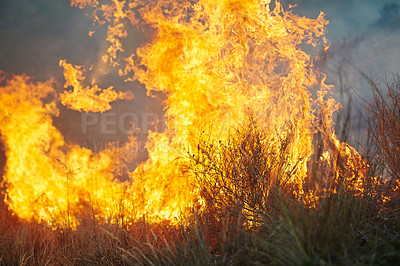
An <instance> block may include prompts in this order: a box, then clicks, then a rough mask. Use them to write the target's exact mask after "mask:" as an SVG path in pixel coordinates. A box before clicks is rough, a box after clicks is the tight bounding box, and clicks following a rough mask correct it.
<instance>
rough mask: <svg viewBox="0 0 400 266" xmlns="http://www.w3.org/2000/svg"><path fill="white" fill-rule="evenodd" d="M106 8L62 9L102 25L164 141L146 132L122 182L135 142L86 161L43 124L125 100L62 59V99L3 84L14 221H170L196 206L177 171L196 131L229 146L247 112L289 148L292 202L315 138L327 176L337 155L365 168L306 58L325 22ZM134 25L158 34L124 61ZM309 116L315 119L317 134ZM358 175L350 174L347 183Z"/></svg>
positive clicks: (247, 10) (217, 11)
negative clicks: (289, 137)
mask: <svg viewBox="0 0 400 266" xmlns="http://www.w3.org/2000/svg"><path fill="white" fill-rule="evenodd" d="M106 2H108V3H107V4H100V3H99V2H98V1H96V0H88V1H84V0H79V1H78V0H71V5H73V6H77V7H79V8H87V7H91V8H93V12H92V16H93V19H94V22H95V23H98V24H99V25H103V24H108V34H107V39H106V40H107V41H108V42H109V43H110V47H109V49H108V50H107V52H108V53H107V55H105V56H103V60H104V61H105V62H108V63H110V64H111V65H112V66H114V67H119V70H120V71H119V73H120V75H121V76H122V77H123V78H125V80H137V81H139V82H141V83H142V84H144V85H145V86H146V88H147V91H148V95H152V94H153V93H154V92H162V93H164V94H165V96H166V100H165V102H164V105H165V113H166V117H167V121H166V130H165V131H164V132H155V131H150V132H149V137H148V140H147V144H146V148H147V150H148V154H149V156H148V159H147V160H146V161H145V162H144V163H142V164H141V165H139V166H138V167H137V168H136V169H135V170H134V171H133V172H131V173H129V175H130V180H129V181H127V182H122V181H119V180H118V174H117V173H118V172H119V171H122V170H121V169H123V168H124V165H123V162H122V161H123V160H125V159H126V158H128V157H132V154H130V153H129V152H127V150H129V147H130V145H133V144H134V141H135V139H134V138H131V141H130V142H129V143H128V144H127V147H124V148H120V149H117V148H116V149H106V150H104V151H102V152H99V153H94V152H92V151H90V150H88V149H85V148H82V147H78V146H76V145H73V144H69V143H66V142H65V141H64V139H63V136H62V135H61V134H60V132H59V131H58V129H57V128H55V127H54V126H53V124H52V116H56V115H57V114H58V110H57V107H56V103H57V102H58V100H59V99H60V100H61V103H62V104H63V105H66V106H67V107H68V108H71V109H74V110H78V111H86V112H104V111H106V110H109V109H110V108H111V106H110V103H111V102H112V101H115V100H122V99H131V98H132V97H133V94H131V93H121V92H116V91H115V90H114V89H113V88H112V87H110V88H108V89H105V90H102V89H100V88H99V87H98V86H97V85H92V87H89V86H87V87H85V86H83V85H82V82H83V80H84V77H83V68H82V67H80V66H73V65H71V64H69V63H67V62H66V61H65V60H62V61H61V62H60V65H61V66H62V67H63V68H64V75H65V78H66V83H65V87H66V88H68V87H73V90H71V91H65V92H62V93H60V94H59V93H58V92H57V91H56V90H55V89H54V87H55V86H54V82H53V81H52V80H51V81H48V82H44V83H40V82H38V83H35V82H33V81H32V80H30V79H29V78H28V77H26V76H14V77H12V78H11V79H8V80H7V81H4V82H3V83H4V85H3V86H2V88H1V93H0V100H1V101H0V110H1V112H0V121H1V128H0V132H1V135H2V139H3V141H4V143H5V146H6V149H7V151H6V155H7V167H6V174H5V176H4V182H5V185H6V187H7V199H6V201H7V203H8V205H9V206H10V209H11V210H12V211H13V212H14V213H16V214H17V215H18V217H20V218H22V219H26V220H31V219H35V220H38V221H45V222H47V223H49V224H52V225H63V224H65V223H66V222H68V223H71V225H77V224H78V223H79V215H93V216H96V217H102V218H106V219H114V218H117V217H125V218H126V219H128V220H134V219H138V218H141V217H143V216H145V217H146V218H147V219H148V220H150V221H158V220H170V221H172V220H174V219H175V218H177V217H179V216H180V215H181V214H182V212H183V213H184V212H185V210H186V208H189V207H191V206H194V205H196V204H200V205H201V204H202V201H201V198H200V196H199V191H198V189H197V186H196V179H195V178H194V176H192V174H191V173H189V172H187V171H185V170H184V168H182V165H183V164H185V160H187V159H186V158H185V156H183V155H182V153H184V152H186V151H189V152H193V151H194V150H196V145H197V142H196V141H197V140H198V137H199V136H200V135H201V134H202V132H207V134H209V137H210V139H218V140H224V139H226V138H227V137H228V135H229V129H230V128H232V127H235V126H237V125H240V124H241V123H242V122H243V121H244V120H245V118H246V116H247V114H249V113H253V114H256V115H257V117H258V119H259V122H260V123H262V124H263V125H265V129H266V132H269V134H270V135H269V136H268V139H269V140H271V141H272V143H274V142H275V143H278V142H279V141H280V140H281V139H282V136H281V134H283V132H287V130H289V129H290V130H291V132H292V134H293V139H294V141H293V142H291V143H290V147H289V151H290V152H289V153H290V155H291V156H290V157H289V158H288V162H286V163H287V164H288V165H291V166H292V168H294V169H295V171H293V173H294V174H293V175H292V176H291V179H290V181H289V182H291V183H292V184H293V185H294V186H295V187H296V191H297V194H298V196H299V197H300V196H302V195H303V194H304V193H305V191H304V187H303V183H304V181H305V179H306V178H307V171H308V168H307V163H308V162H309V160H310V158H311V155H312V154H313V152H314V151H313V143H312V141H313V135H314V133H315V132H316V130H318V131H320V132H322V135H323V138H324V139H325V141H326V142H327V143H329V145H328V147H325V149H326V151H325V152H324V155H323V160H324V161H329V163H330V164H332V166H333V168H335V167H336V162H335V160H334V158H335V157H336V156H337V153H340V154H341V155H343V156H344V158H346V160H347V161H346V162H345V164H346V165H347V166H348V167H349V168H352V167H353V166H354V164H358V165H363V164H364V162H363V161H362V159H361V157H360V156H359V155H358V153H357V152H356V151H355V150H354V149H353V148H351V147H349V146H348V145H347V144H344V143H340V142H339V141H338V140H337V138H336V136H335V134H334V132H333V130H332V113H333V112H334V111H335V110H336V109H337V107H338V106H337V103H336V102H334V100H333V99H330V100H328V101H326V100H325V98H326V95H327V93H328V92H329V89H330V88H329V87H328V86H326V85H325V84H324V82H323V80H322V81H321V80H320V79H319V74H318V73H317V72H316V71H315V70H314V69H313V65H312V58H311V56H310V55H309V54H307V53H306V52H305V51H304V50H305V48H307V47H315V46H321V45H322V46H324V45H326V39H325V38H324V35H325V33H326V30H325V26H326V25H327V24H328V21H327V20H325V18H324V14H323V13H321V14H320V15H319V16H318V18H316V19H309V18H305V17H299V16H298V15H295V14H293V13H292V11H284V10H283V8H282V7H281V5H280V4H279V3H276V5H275V8H274V9H271V5H270V1H268V0H263V1H261V0H259V1H257V0H241V1H236V0H223V1H212V0H198V1H165V0H162V1H133V2H127V1H118V0H111V1H106ZM142 25H147V26H150V27H152V28H153V29H154V30H155V34H154V36H153V38H152V40H151V42H149V43H147V44H144V45H143V46H142V47H140V48H139V49H138V50H137V51H136V52H135V54H132V55H129V54H126V53H125V52H124V49H123V45H122V44H123V39H124V38H126V37H127V34H128V32H129V31H128V28H129V27H131V26H142ZM307 49H309V48H307ZM315 86H319V87H320V89H319V98H318V99H317V100H314V99H313V98H312V93H311V92H310V90H311V88H312V87H315ZM22 92H23V93H22ZM317 107H318V108H319V109H320V110H323V112H321V113H323V116H322V118H321V122H320V123H319V125H316V121H317V120H318V119H317V111H316V108H317ZM127 148H128V149H127ZM332 158H333V159H332ZM299 162H300V163H299ZM356 168H357V167H354V169H356ZM357 169H359V168H357ZM361 176H362V173H354V180H355V181H354V183H355V184H358V185H359V184H360V182H361V181H360V180H361V179H360V177H361ZM311 194H312V193H311ZM307 197H308V198H310V195H307ZM311 198H313V196H312V195H311ZM316 199H317V195H315V196H314V198H313V199H311V200H316Z"/></svg>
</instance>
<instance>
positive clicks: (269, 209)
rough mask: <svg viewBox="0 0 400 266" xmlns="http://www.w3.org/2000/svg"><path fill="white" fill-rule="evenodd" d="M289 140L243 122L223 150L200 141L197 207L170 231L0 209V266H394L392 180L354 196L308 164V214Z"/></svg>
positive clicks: (161, 226)
mask: <svg viewBox="0 0 400 266" xmlns="http://www.w3.org/2000/svg"><path fill="white" fill-rule="evenodd" d="M397 93H398V92H397ZM381 95H382V94H381ZM382 97H383V96H382ZM385 99H386V98H385ZM375 104H376V105H375ZM379 104H380V102H378V103H372V104H371V106H377V105H379ZM374 114H376V113H374ZM385 114H386V115H387V113H385ZM375 129H376V128H375ZM375 136H376V135H375ZM378 140H380V139H379V138H377V139H376V141H378ZM292 141H293V139H292V138H291V134H290V130H288V132H287V134H285V135H283V139H282V140H281V141H280V145H278V146H277V145H271V143H270V142H269V140H268V139H266V138H265V133H264V132H263V130H262V129H261V128H260V127H259V125H257V120H256V119H254V117H253V116H250V118H249V119H248V120H247V124H245V125H243V126H241V127H238V128H237V129H236V130H235V131H233V132H232V133H231V134H230V137H229V138H228V139H227V140H226V142H223V141H219V140H215V139H210V138H209V137H208V136H207V135H202V136H200V137H199V139H198V151H197V152H195V153H191V152H189V153H188V154H187V156H188V157H189V162H190V164H188V165H187V166H186V167H187V170H188V171H193V172H194V173H195V175H196V176H197V178H198V179H199V187H200V190H201V195H202V196H203V198H204V201H205V204H204V206H205V208H202V209H193V210H192V211H191V213H190V215H186V216H185V218H184V219H183V220H182V223H181V224H179V225H176V224H175V225H172V224H169V223H167V222H165V223H158V224H157V223H150V222H148V221H146V220H145V217H143V219H142V220H138V221H137V222H135V223H133V224H124V222H123V221H124V218H123V217H119V218H116V219H117V220H118V221H117V222H116V221H115V220H113V221H111V220H101V219H98V218H95V217H92V216H90V215H89V216H79V218H77V217H75V218H76V219H77V220H78V221H79V222H78V224H79V225H78V226H77V227H76V228H75V229H72V228H68V227H61V228H58V229H56V230H54V228H51V227H48V226H47V225H46V224H38V223H36V222H31V223H28V222H24V221H20V220H19V219H18V218H17V217H15V216H12V215H11V214H10V212H8V211H7V210H6V206H5V205H4V204H3V205H2V208H1V211H2V223H1V226H0V233H1V238H0V261H1V263H2V264H3V265H14V264H19V265H43V264H46V265H47V264H67V265H82V264H84V265H92V264H107V265H210V264H214V265H225V264H229V265H253V264H254V265H259V264H277V265H349V264H351V265H354V264H359V265H376V264H381V265H390V264H393V263H396V262H397V261H398V259H399V258H400V249H399V245H400V236H399V232H400V231H399V230H400V227H399V224H400V223H399V222H400V221H399V213H398V207H399V205H398V196H397V193H396V192H397V190H396V188H395V186H393V184H395V183H396V182H397V179H396V178H395V177H394V179H393V182H384V181H383V180H381V181H380V182H377V180H376V177H373V176H366V177H365V180H364V183H363V184H364V185H363V190H362V193H360V190H359V189H354V187H352V186H348V185H347V184H346V182H345V181H346V180H348V179H349V178H348V176H346V175H350V176H351V172H350V173H349V172H346V171H342V172H341V173H340V175H339V177H337V175H334V176H332V175H333V174H334V172H333V171H330V170H329V168H327V165H324V163H323V162H321V161H315V160H314V161H312V162H310V164H312V166H313V167H310V169H312V170H310V171H311V172H310V173H309V179H308V180H306V181H305V183H307V184H304V187H306V188H307V189H305V191H311V190H312V189H311V188H315V187H318V188H319V190H320V191H323V193H321V194H319V198H318V202H317V203H316V204H314V205H313V206H310V205H309V204H307V201H305V198H304V196H305V195H306V194H304V195H296V193H294V192H295V187H293V185H291V184H290V182H288V180H290V175H291V174H293V171H294V170H293V169H294V168H295V167H294V166H287V165H286V164H285V162H287V161H288V160H287V159H286V158H287V157H288V156H290V153H288V149H287V147H288V146H289V145H290V142H292ZM319 145H321V142H319ZM271 149H273V150H271ZM337 160H338V161H340V160H341V158H337ZM390 165H391V164H387V165H386V166H387V167H390ZM388 169H389V168H388ZM336 178H338V179H337V180H339V181H337V182H336V181H334V180H336ZM321 180H324V182H322V183H323V185H324V186H325V187H324V188H322V187H321V186H322V183H321ZM326 180H328V181H329V180H330V181H331V182H332V183H330V182H325V181H326ZM388 196H390V198H389V197H388Z"/></svg>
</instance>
